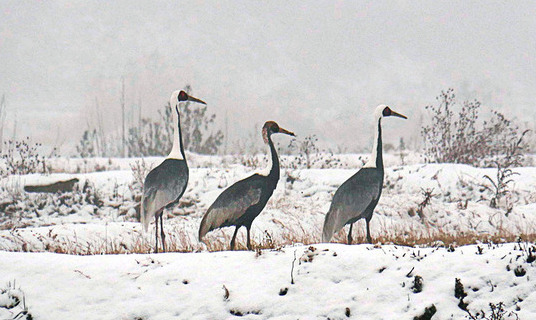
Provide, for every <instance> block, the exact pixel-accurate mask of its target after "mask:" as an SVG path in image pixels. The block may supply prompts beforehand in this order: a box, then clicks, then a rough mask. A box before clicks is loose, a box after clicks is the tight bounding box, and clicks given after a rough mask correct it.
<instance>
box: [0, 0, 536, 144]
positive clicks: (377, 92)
mask: <svg viewBox="0 0 536 320" xmlns="http://www.w3.org/2000/svg"><path fill="white" fill-rule="evenodd" d="M535 14H536V3H535V2H528V1H527V2H522V1H517V2H515V4H511V3H508V2H504V1H496V2H492V1H487V2H482V1H478V2H476V1H475V2H473V1H459V2H456V1H448V2H446V1H445V2H436V1H433V2H432V1H422V2H420V1H407V2H404V1H400V2H391V1H389V2H382V1H372V2H364V1H360V2H359V3H357V2H356V1H340V2H334V1H312V2H293V3H289V2H288V1H228V2H226V1H158V2H147V1H143V2H142V1H109V2H102V1H65V2H62V1H1V2H0V61H1V63H0V74H1V76H0V95H2V94H5V99H6V105H7V123H6V128H5V130H4V136H7V137H12V136H15V137H18V138H20V137H23V136H30V137H31V138H32V139H33V140H35V141H36V142H43V143H45V144H47V145H50V146H59V147H60V148H61V151H62V152H64V153H72V152H73V149H74V148H73V146H74V145H75V144H76V143H77V142H78V140H79V139H80V137H81V135H82V132H83V131H84V130H85V129H86V128H88V127H92V126H95V124H96V116H95V115H96V108H95V106H96V101H97V102H98V105H99V106H100V110H101V113H102V114H103V119H104V127H105V130H106V132H107V133H110V134H111V133H112V132H117V131H118V130H120V129H119V127H118V124H119V123H120V121H119V120H120V115H121V114H120V96H121V81H122V80H121V79H124V82H125V97H126V104H127V106H128V107H129V110H130V107H132V106H137V105H138V104H141V105H142V113H143V116H144V117H156V116H157V110H159V109H160V108H162V106H163V105H164V104H166V103H167V101H168V99H169V96H170V94H171V92H172V91H173V90H176V89H179V88H183V87H184V86H185V85H187V84H190V85H191V86H192V89H193V93H194V95H195V96H196V97H199V98H201V99H203V100H205V101H206V102H207V103H208V107H209V109H210V111H212V112H214V113H215V114H216V115H217V121H216V124H215V126H216V127H218V128H221V129H224V122H225V119H226V118H227V123H228V124H229V125H228V129H227V133H228V141H229V144H230V146H231V149H232V146H233V144H235V143H236V142H237V141H238V140H240V139H244V138H247V137H248V136H249V135H251V134H252V133H253V132H255V134H257V132H258V134H257V135H258V143H259V144H261V143H262V139H261V137H260V126H262V124H263V123H264V121H266V120H275V121H277V122H278V123H279V124H280V125H281V126H283V127H285V128H288V129H289V130H292V131H294V132H296V133H297V134H298V136H300V137H304V136H307V135H310V134H316V135H317V137H318V139H319V143H320V144H321V146H322V147H323V148H332V149H337V148H339V149H340V150H348V151H356V150H369V149H370V144H371V142H370V140H371V137H372V135H373V130H372V123H371V117H372V112H373V110H374V108H375V106H376V105H378V104H387V105H389V106H391V107H392V108H393V109H394V110H397V111H399V112H401V113H403V114H406V115H407V116H408V117H409V118H410V119H409V120H408V121H405V122H404V121H401V120H400V121H399V120H395V119H393V120H389V121H388V122H387V121H386V122H385V125H384V127H385V138H384V141H386V142H390V143H397V142H398V139H399V138H400V137H401V136H404V137H407V138H408V140H409V139H410V138H411V137H416V136H417V135H418V132H419V130H420V128H419V126H420V125H421V123H420V121H419V119H421V117H422V118H423V119H424V120H426V113H424V106H425V105H428V104H431V103H434V101H435V97H436V96H437V95H438V94H439V93H440V91H441V90H444V89H447V88H449V87H452V88H454V89H455V90H456V92H457V95H458V96H459V97H460V99H461V100H463V99H478V100H480V101H482V102H483V104H484V105H485V107H486V108H487V109H489V108H494V109H499V110H501V111H502V112H504V113H506V114H508V115H510V116H511V117H515V118H517V119H518V120H519V121H520V122H523V123H526V124H527V125H529V126H534V120H535V119H536V108H534V100H535V98H534V95H535V93H536V64H535V62H534V61H535V60H534V57H535V56H536V32H535V31H536V19H534V15H535ZM134 109H135V108H134ZM129 116H131V117H133V118H134V117H137V116H138V115H135V114H133V113H131V114H130V115H129ZM15 124H16V125H15ZM281 141H283V140H281ZM282 143H283V142H282Z"/></svg>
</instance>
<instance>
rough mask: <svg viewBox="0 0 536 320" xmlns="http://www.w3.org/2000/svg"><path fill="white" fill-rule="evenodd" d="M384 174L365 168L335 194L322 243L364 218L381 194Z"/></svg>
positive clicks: (326, 219)
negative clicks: (363, 215)
mask: <svg viewBox="0 0 536 320" xmlns="http://www.w3.org/2000/svg"><path fill="white" fill-rule="evenodd" d="M382 183H383V173H382V172H380V171H379V170H377V169H375V168H370V169H369V168H363V169H361V170H359V171H358V172H357V173H356V174H355V175H353V176H352V177H350V178H349V179H348V180H346V181H345V182H344V183H343V184H342V185H341V186H340V187H339V189H337V191H336V192H335V195H334V196H333V201H332V202H331V206H330V208H329V211H328V213H327V214H326V218H325V220H324V228H323V233H322V241H324V242H328V241H329V240H331V237H332V236H333V235H334V234H335V233H337V232H338V231H339V230H340V229H342V227H344V225H346V224H347V223H349V222H350V221H352V220H353V221H355V220H357V219H360V218H362V214H363V213H364V211H365V209H367V207H368V206H369V205H370V204H371V203H372V202H373V201H377V200H378V199H379V197H380V194H381V188H382Z"/></svg>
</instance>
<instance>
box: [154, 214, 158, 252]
mask: <svg viewBox="0 0 536 320" xmlns="http://www.w3.org/2000/svg"><path fill="white" fill-rule="evenodd" d="M154 225H155V227H156V230H155V232H154V236H155V239H156V243H155V244H154V253H158V215H155V216H154Z"/></svg>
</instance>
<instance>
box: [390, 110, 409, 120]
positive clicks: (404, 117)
mask: <svg viewBox="0 0 536 320" xmlns="http://www.w3.org/2000/svg"><path fill="white" fill-rule="evenodd" d="M391 116H395V117H399V118H402V119H407V118H408V117H406V116H405V115H403V114H400V113H398V112H395V111H393V110H391Z"/></svg>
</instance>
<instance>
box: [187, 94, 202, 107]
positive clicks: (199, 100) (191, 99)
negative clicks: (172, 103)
mask: <svg viewBox="0 0 536 320" xmlns="http://www.w3.org/2000/svg"><path fill="white" fill-rule="evenodd" d="M188 101H192V102H197V103H201V104H205V105H206V104H207V103H206V102H205V101H203V100H201V99H197V98H194V97H192V96H188Z"/></svg>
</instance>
